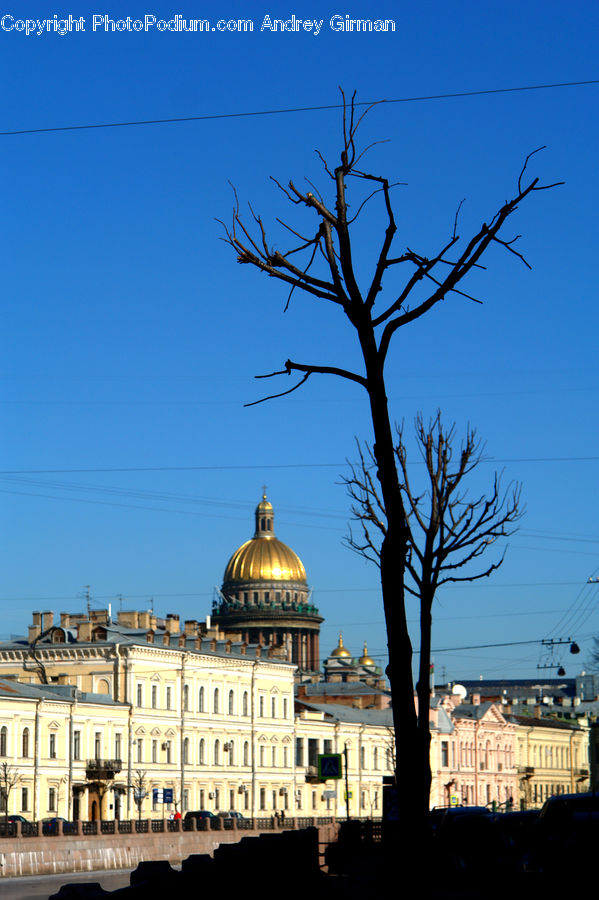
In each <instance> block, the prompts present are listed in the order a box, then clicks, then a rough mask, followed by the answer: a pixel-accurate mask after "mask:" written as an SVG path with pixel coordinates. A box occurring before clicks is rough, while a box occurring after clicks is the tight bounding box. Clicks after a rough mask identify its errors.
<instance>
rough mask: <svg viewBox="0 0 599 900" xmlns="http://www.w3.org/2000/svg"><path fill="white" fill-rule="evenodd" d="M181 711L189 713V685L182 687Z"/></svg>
mask: <svg viewBox="0 0 599 900" xmlns="http://www.w3.org/2000/svg"><path fill="white" fill-rule="evenodd" d="M183 709H184V710H185V712H189V685H188V684H186V685H185V686H184V687H183Z"/></svg>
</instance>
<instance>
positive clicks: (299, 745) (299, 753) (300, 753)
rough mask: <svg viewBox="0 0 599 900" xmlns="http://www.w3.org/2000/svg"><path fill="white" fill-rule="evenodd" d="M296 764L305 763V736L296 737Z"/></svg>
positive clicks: (301, 764)
mask: <svg viewBox="0 0 599 900" xmlns="http://www.w3.org/2000/svg"><path fill="white" fill-rule="evenodd" d="M295 764H296V766H303V764H304V739H303V738H296V739H295Z"/></svg>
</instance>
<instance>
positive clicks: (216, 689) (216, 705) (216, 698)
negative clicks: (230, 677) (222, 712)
mask: <svg viewBox="0 0 599 900" xmlns="http://www.w3.org/2000/svg"><path fill="white" fill-rule="evenodd" d="M212 712H215V713H217V712H218V688H214V705H213V707H212Z"/></svg>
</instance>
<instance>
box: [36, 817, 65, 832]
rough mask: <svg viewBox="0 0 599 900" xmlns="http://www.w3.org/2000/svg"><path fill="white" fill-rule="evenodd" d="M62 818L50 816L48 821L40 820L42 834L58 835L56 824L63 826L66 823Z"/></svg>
mask: <svg viewBox="0 0 599 900" xmlns="http://www.w3.org/2000/svg"><path fill="white" fill-rule="evenodd" d="M67 821H68V820H67V819H64V818H63V817H62V816H51V817H50V818H48V819H42V834H58V823H59V822H62V823H63V825H64V823H65V822H67Z"/></svg>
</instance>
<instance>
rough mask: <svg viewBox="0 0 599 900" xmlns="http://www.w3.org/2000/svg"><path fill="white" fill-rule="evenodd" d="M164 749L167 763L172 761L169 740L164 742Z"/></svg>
mask: <svg viewBox="0 0 599 900" xmlns="http://www.w3.org/2000/svg"><path fill="white" fill-rule="evenodd" d="M164 749H165V750H166V762H167V763H170V762H172V760H171V742H170V741H167V742H166V744H165V745H164Z"/></svg>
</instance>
